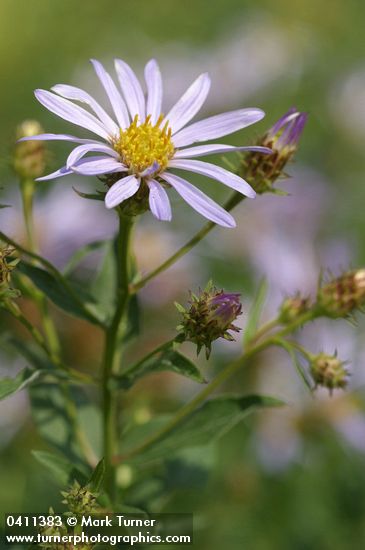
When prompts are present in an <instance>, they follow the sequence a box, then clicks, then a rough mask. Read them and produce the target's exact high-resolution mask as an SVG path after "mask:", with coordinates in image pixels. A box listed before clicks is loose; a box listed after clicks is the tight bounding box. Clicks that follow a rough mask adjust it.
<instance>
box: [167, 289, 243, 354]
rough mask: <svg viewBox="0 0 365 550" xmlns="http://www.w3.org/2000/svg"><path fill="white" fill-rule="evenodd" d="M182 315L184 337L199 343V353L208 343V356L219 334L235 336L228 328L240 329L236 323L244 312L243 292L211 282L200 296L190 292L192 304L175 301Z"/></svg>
mask: <svg viewBox="0 0 365 550" xmlns="http://www.w3.org/2000/svg"><path fill="white" fill-rule="evenodd" d="M176 307H177V309H178V310H179V311H180V313H181V314H182V316H183V319H182V322H181V324H180V325H179V326H178V327H177V330H179V331H180V333H181V335H182V337H183V338H184V339H185V340H189V341H191V342H194V343H195V344H196V345H197V353H198V354H199V353H200V350H201V349H202V347H204V346H205V349H206V357H207V358H208V357H209V355H210V352H211V346H212V342H214V340H217V339H218V338H225V339H226V340H230V341H232V340H234V338H233V336H232V335H231V334H230V332H229V331H234V332H239V331H240V328H239V327H237V326H235V325H234V324H233V321H235V319H237V317H238V316H239V315H241V313H242V304H241V302H240V294H238V293H226V292H224V291H223V290H218V289H217V288H216V287H214V286H213V285H212V284H211V283H210V284H208V286H207V287H206V289H205V290H204V291H201V292H200V294H199V295H198V296H196V295H195V294H193V293H191V299H190V307H189V308H188V309H185V308H184V307H183V306H181V305H180V304H176Z"/></svg>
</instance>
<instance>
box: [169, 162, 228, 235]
mask: <svg viewBox="0 0 365 550" xmlns="http://www.w3.org/2000/svg"><path fill="white" fill-rule="evenodd" d="M161 177H162V178H163V179H164V180H166V181H167V183H169V184H170V185H172V187H174V188H175V189H176V191H177V192H178V193H179V195H181V197H182V198H183V199H184V200H185V201H186V202H187V203H188V204H190V206H191V207H192V208H194V210H196V211H197V212H199V214H201V215H202V216H204V217H205V218H208V220H211V221H212V222H214V223H217V224H218V225H222V226H223V227H236V222H235V221H234V219H233V217H232V216H231V214H229V213H228V212H226V211H225V210H224V209H223V208H222V207H221V206H219V204H217V203H216V202H214V201H213V200H212V199H211V198H210V197H208V196H207V195H206V194H205V193H203V192H202V191H200V189H197V188H196V187H194V185H191V183H189V182H188V181H186V180H184V179H182V178H180V177H179V176H175V174H168V173H167V172H164V173H162V174H161Z"/></svg>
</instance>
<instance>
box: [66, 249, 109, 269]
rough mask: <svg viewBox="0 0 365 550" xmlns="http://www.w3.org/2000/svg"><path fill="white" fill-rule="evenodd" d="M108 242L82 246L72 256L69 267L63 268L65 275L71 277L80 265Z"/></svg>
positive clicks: (68, 263)
mask: <svg viewBox="0 0 365 550" xmlns="http://www.w3.org/2000/svg"><path fill="white" fill-rule="evenodd" d="M107 242H108V241H93V242H91V243H88V244H86V245H85V246H82V247H81V248H79V249H78V250H76V252H75V253H74V254H73V255H72V256H71V258H70V259H69V261H68V262H67V265H66V266H65V267H64V268H63V275H64V277H67V276H68V275H70V274H71V273H72V272H73V271H74V270H75V269H76V268H77V266H78V265H79V263H80V262H81V261H82V260H83V259H84V258H86V257H87V256H88V255H89V254H91V253H92V252H95V250H99V249H100V248H103V247H104V246H105V245H106V244H107Z"/></svg>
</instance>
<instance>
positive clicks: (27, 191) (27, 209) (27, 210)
mask: <svg viewBox="0 0 365 550" xmlns="http://www.w3.org/2000/svg"><path fill="white" fill-rule="evenodd" d="M20 191H21V195H22V203H23V215H24V222H25V229H26V232H27V237H28V244H29V248H30V249H31V250H33V251H34V252H36V239H35V236H34V224H33V196H34V181H33V180H31V179H25V180H22V181H21V182H20Z"/></svg>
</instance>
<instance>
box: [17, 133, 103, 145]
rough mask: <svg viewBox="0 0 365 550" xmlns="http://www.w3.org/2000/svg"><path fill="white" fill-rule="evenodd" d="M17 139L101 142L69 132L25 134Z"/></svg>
mask: <svg viewBox="0 0 365 550" xmlns="http://www.w3.org/2000/svg"><path fill="white" fill-rule="evenodd" d="M18 141H71V142H74V143H102V142H101V141H96V140H93V139H82V138H78V137H76V136H71V135H69V134H38V135H37V136H27V137H23V138H20V139H19V140H18Z"/></svg>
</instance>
